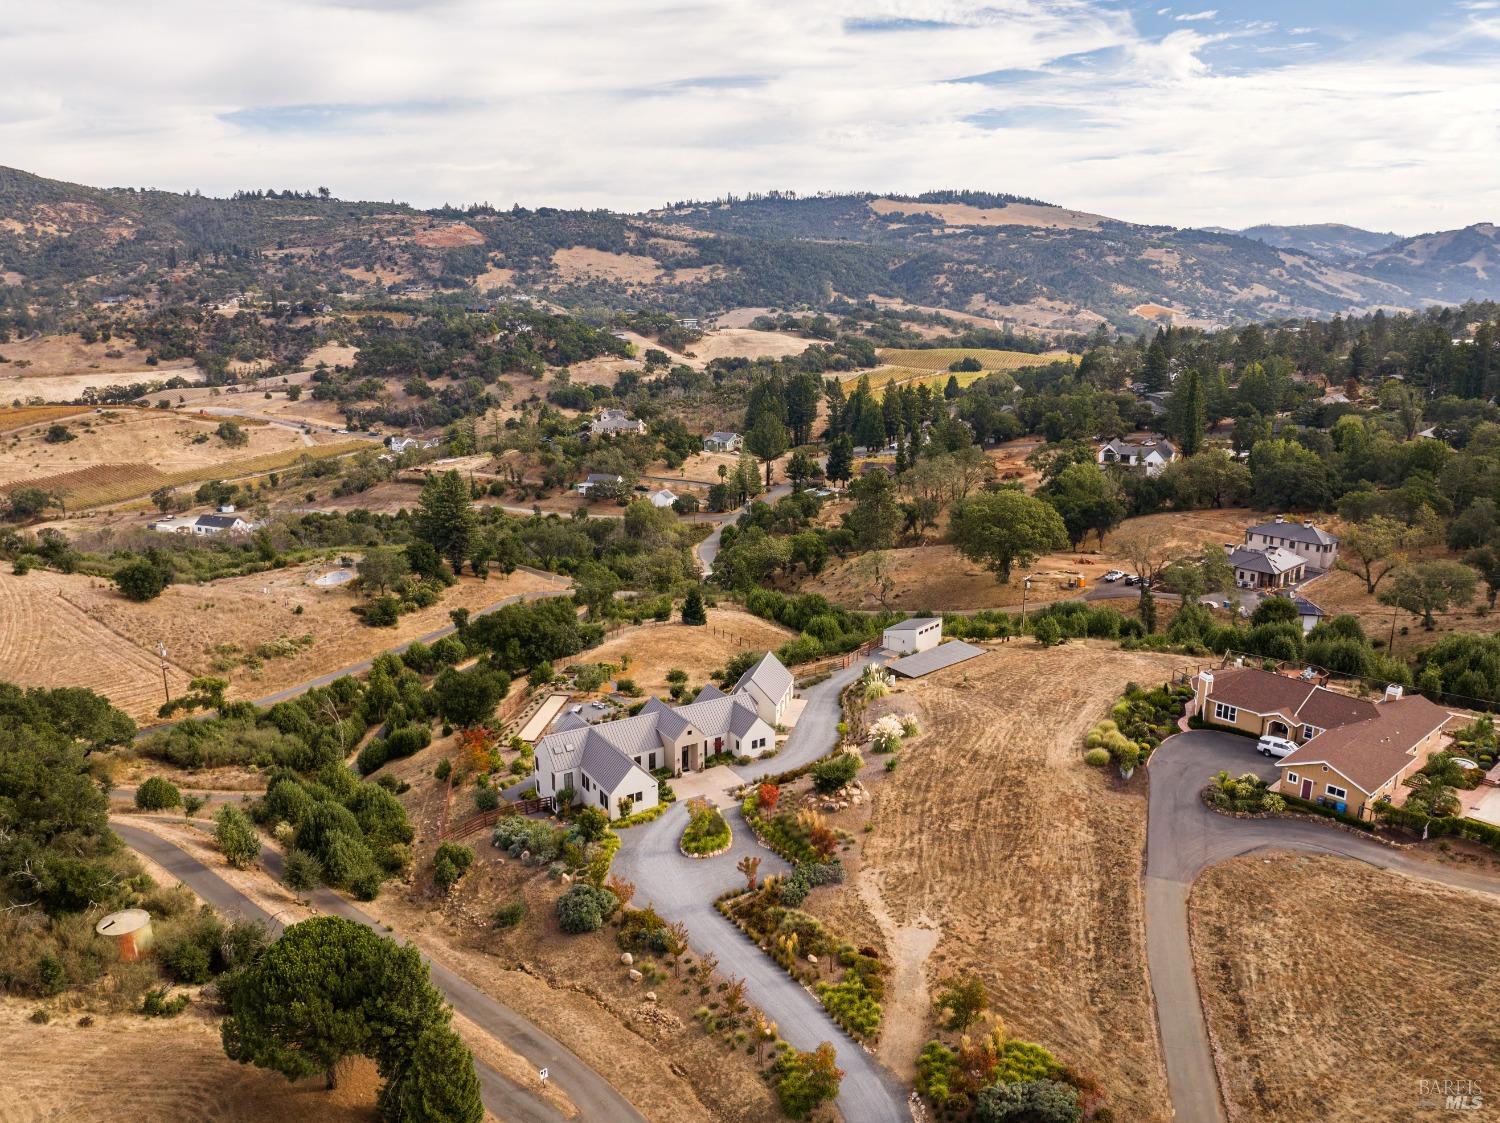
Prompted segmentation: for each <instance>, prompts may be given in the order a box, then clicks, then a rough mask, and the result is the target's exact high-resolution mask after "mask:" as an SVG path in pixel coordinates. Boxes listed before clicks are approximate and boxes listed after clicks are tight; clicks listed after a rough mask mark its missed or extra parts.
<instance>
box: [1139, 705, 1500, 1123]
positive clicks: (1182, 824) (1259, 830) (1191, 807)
mask: <svg viewBox="0 0 1500 1123" xmlns="http://www.w3.org/2000/svg"><path fill="white" fill-rule="evenodd" d="M1254 745H1255V742H1254V741H1253V740H1251V739H1250V738H1248V737H1239V736H1236V735H1234V734H1232V733H1219V732H1214V731H1210V730H1195V731H1193V732H1190V733H1181V734H1178V735H1177V736H1175V737H1169V738H1168V739H1167V740H1165V741H1163V742H1162V744H1161V747H1160V748H1158V749H1157V750H1156V752H1154V753H1153V754H1152V755H1151V762H1150V764H1149V765H1148V770H1149V772H1150V775H1151V804H1150V812H1149V816H1150V818H1149V827H1148V833H1147V837H1146V882H1145V896H1146V958H1147V962H1148V964H1149V966H1150V971H1151V990H1152V994H1153V995H1154V997H1155V1000H1156V1017H1157V1021H1158V1024H1159V1026H1160V1029H1161V1043H1162V1054H1163V1057H1164V1058H1165V1060H1166V1065H1167V1086H1168V1089H1169V1091H1170V1092H1171V1096H1172V1106H1173V1108H1174V1110H1175V1112H1176V1116H1177V1118H1178V1119H1182V1120H1190V1121H1192V1123H1214V1121H1222V1120H1223V1119H1224V1118H1225V1116H1224V1110H1223V1105H1222V1104H1221V1102H1220V1098H1219V1082H1218V1074H1217V1073H1216V1072H1215V1070H1214V1065H1213V1058H1212V1056H1211V1054H1210V1052H1209V1045H1208V1031H1207V1028H1206V1027H1205V1024H1204V1021H1203V1006H1202V1002H1201V999H1200V996H1199V993H1198V983H1197V980H1196V978H1195V977H1194V975H1193V954H1192V945H1191V943H1190V941H1189V939H1188V892H1189V890H1190V889H1191V887H1192V884H1193V881H1194V879H1196V878H1197V876H1198V874H1199V873H1201V872H1202V871H1203V870H1204V869H1206V868H1207V867H1208V866H1211V865H1214V864H1215V863H1217V862H1222V861H1224V860H1225V859H1227V858H1233V857H1236V856H1237V855H1240V854H1248V853H1253V852H1255V851H1258V850H1300V851H1309V852H1313V853H1324V854H1335V855H1339V856H1342V857H1346V858H1354V859H1356V860H1358V861H1362V862H1368V863H1369V864H1371V865H1373V866H1379V867H1381V868H1383V869H1388V870H1394V871H1396V872H1398V873H1403V874H1406V875H1408V876H1411V877H1420V878H1426V879H1428V880H1431V881H1440V882H1442V883H1444V884H1446V885H1451V886H1454V887H1455V888H1459V889H1469V890H1473V891H1476V892H1481V893H1489V894H1500V879H1497V878H1496V877H1495V876H1494V875H1492V874H1484V873H1475V872H1470V871H1468V870H1462V869H1452V868H1449V867H1446V866H1440V865H1437V864H1436V863H1434V862H1429V861H1425V860H1424V859H1421V858H1417V857H1413V856H1411V855H1410V854H1409V853H1407V852H1405V851H1401V850H1396V849H1394V848H1392V847H1389V846H1383V845H1381V844H1380V843H1378V842H1375V841H1374V840H1373V839H1368V838H1362V837H1360V836H1359V835H1357V834H1353V833H1351V832H1349V831H1345V830H1340V829H1338V828H1336V827H1334V826H1332V825H1329V824H1325V823H1321V822H1317V821H1314V820H1311V819H1233V818H1230V817H1229V816H1227V815H1220V814H1218V813H1216V812H1214V811H1210V810H1209V809H1208V807H1207V806H1205V805H1204V803H1203V801H1202V800H1201V799H1200V798H1199V795H1198V793H1199V792H1200V791H1202V789H1203V787H1204V786H1205V785H1206V784H1207V783H1208V781H1209V780H1210V779H1211V778H1212V777H1213V775H1214V773H1216V772H1219V771H1221V770H1227V771H1229V772H1232V773H1234V774H1235V775H1239V774H1240V773H1243V772H1255V773H1256V774H1257V775H1259V776H1261V777H1263V778H1267V779H1269V778H1271V777H1272V776H1274V775H1275V773H1276V769H1275V765H1274V763H1273V762H1272V761H1270V760H1268V759H1267V758H1265V757H1263V756H1261V755H1260V754H1259V753H1258V752H1256V751H1255V748H1254Z"/></svg>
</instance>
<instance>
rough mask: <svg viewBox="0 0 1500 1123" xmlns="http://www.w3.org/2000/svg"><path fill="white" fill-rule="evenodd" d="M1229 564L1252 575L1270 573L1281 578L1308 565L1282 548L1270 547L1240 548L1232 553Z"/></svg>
mask: <svg viewBox="0 0 1500 1123" xmlns="http://www.w3.org/2000/svg"><path fill="white" fill-rule="evenodd" d="M1229 564H1230V565H1232V566H1234V568H1235V569H1243V570H1247V571H1248V572H1250V573H1270V574H1273V575H1278V576H1279V575H1280V574H1283V573H1286V572H1288V571H1289V570H1293V569H1296V568H1297V567H1298V566H1304V565H1306V564H1307V563H1306V562H1305V561H1303V560H1302V559H1301V558H1300V557H1298V556H1297V555H1296V554H1294V553H1292V552H1291V551H1290V550H1288V549H1285V548H1283V547H1281V546H1268V547H1266V548H1265V549H1260V548H1258V547H1255V546H1240V547H1238V548H1237V549H1235V550H1233V551H1231V553H1230V555H1229Z"/></svg>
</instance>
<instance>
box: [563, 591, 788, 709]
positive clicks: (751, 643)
mask: <svg viewBox="0 0 1500 1123" xmlns="http://www.w3.org/2000/svg"><path fill="white" fill-rule="evenodd" d="M791 638H792V633H791V632H789V631H787V629H785V628H783V627H781V626H779V625H777V624H772V623H771V622H770V621H768V620H762V619H761V618H760V617H759V616H751V615H750V614H749V613H748V612H741V611H739V610H738V609H730V608H715V609H712V610H710V612H709V614H708V626H707V627H704V628H694V627H688V626H687V625H685V624H677V623H673V624H642V625H641V626H640V627H636V628H625V629H622V630H621V631H620V632H618V633H616V634H615V635H614V636H611V637H610V638H609V639H607V640H605V642H604V643H602V644H600V645H599V646H598V647H595V648H591V649H590V650H588V651H586V652H584V653H583V654H582V655H580V656H578V660H579V661H584V662H589V663H618V662H619V661H620V657H621V656H622V655H626V654H628V655H629V656H630V667H629V669H628V670H626V671H624V672H623V674H624V676H625V677H626V678H632V679H634V680H635V684H636V685H637V686H639V687H640V688H641V689H642V690H644V691H645V692H646V693H648V694H665V693H666V692H667V689H668V687H667V672H668V671H670V670H672V669H673V668H674V667H676V668H679V669H681V670H684V671H686V672H687V673H688V679H689V681H690V682H691V683H692V685H693V686H694V687H698V686H702V685H703V684H704V683H705V682H707V681H708V672H709V671H712V670H714V669H715V668H717V667H722V666H723V665H724V664H725V663H726V662H727V661H728V660H729V658H730V657H731V656H733V655H734V654H735V653H736V652H739V651H772V650H775V649H776V648H778V647H780V646H781V645H782V644H783V643H785V642H786V641H787V640H789V639H791Z"/></svg>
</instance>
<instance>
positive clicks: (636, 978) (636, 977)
mask: <svg viewBox="0 0 1500 1123" xmlns="http://www.w3.org/2000/svg"><path fill="white" fill-rule="evenodd" d="M628 974H629V975H630V981H631V982H632V983H638V982H640V981H641V980H642V979H644V978H645V977H646V976H644V975H642V974H641V973H640V972H639V971H637V970H636V969H635V968H634V967H632V968H631V969H630V971H629V972H628Z"/></svg>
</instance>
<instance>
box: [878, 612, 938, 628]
mask: <svg viewBox="0 0 1500 1123" xmlns="http://www.w3.org/2000/svg"><path fill="white" fill-rule="evenodd" d="M941 623H942V619H941V617H937V616H915V617H913V618H912V619H910V620H903V621H901V623H899V624H892V625H891V626H890V627H889V628H887V629H886V631H888V632H915V631H917V630H919V629H921V628H925V627H927V625H928V624H941Z"/></svg>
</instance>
